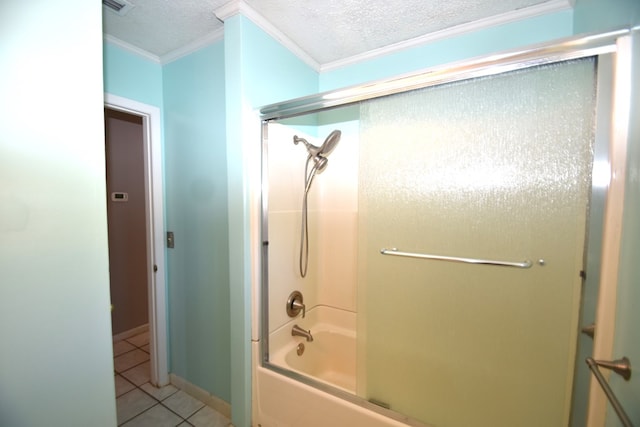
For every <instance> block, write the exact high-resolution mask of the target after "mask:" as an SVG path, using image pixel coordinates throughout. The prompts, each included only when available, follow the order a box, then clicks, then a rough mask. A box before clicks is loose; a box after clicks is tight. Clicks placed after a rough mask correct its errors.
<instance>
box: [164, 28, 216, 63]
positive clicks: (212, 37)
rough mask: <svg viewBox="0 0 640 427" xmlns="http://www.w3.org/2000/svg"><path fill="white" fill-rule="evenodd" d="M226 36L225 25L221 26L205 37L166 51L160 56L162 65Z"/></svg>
mask: <svg viewBox="0 0 640 427" xmlns="http://www.w3.org/2000/svg"><path fill="white" fill-rule="evenodd" d="M223 38H224V27H221V28H219V29H217V30H215V31H213V32H211V33H209V34H207V35H205V36H203V37H200V38H198V39H195V40H193V41H191V42H189V43H187V44H186V45H184V46H182V47H180V48H178V49H176V50H172V51H171V52H168V53H165V54H164V55H162V56H161V57H160V63H161V64H162V65H165V64H168V63H170V62H173V61H175V60H177V59H180V58H182V57H184V56H187V55H189V54H191V53H194V52H195V51H197V50H199V49H202V48H203V47H206V46H209V45H210V44H213V43H216V42H218V41H220V40H222V39H223Z"/></svg>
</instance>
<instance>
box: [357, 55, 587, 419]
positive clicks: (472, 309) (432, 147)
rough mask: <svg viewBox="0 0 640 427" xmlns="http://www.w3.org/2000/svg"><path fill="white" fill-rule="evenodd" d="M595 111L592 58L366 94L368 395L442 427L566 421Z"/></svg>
mask: <svg viewBox="0 0 640 427" xmlns="http://www.w3.org/2000/svg"><path fill="white" fill-rule="evenodd" d="M594 111H595V61H594V60H593V59H586V60H579V61H572V62H566V63H560V64H553V65H547V66H542V67H536V68H532V69H527V70H523V71H517V72H512V73H508V74H503V75H498V76H492V77H487V78H482V79H475V80H468V81H464V82H459V83H455V84H449V85H444V86H438V87H433V88H427V89H423V90H419V91H413V92H409V93H405V94H400V95H394V96H390V97H385V98H381V99H376V100H371V101H367V102H364V103H363V104H362V109H361V141H360V147H361V148H360V165H359V168H360V180H359V222H358V227H359V232H358V233H359V242H358V243H359V249H358V251H359V252H358V263H359V271H358V295H359V296H358V299H359V302H358V342H359V346H358V364H359V367H358V369H359V374H360V375H359V376H358V393H359V394H360V395H361V396H363V397H365V398H367V399H373V400H376V401H379V402H384V403H386V404H388V405H389V406H390V407H391V409H392V410H394V411H398V412H401V413H404V414H406V415H408V416H409V417H411V418H414V419H417V420H420V421H423V422H425V423H429V424H432V425H434V426H437V427H462V426H477V427H482V426H519V427H526V426H532V427H533V426H535V427H539V426H545V427H554V426H557V427H561V426H562V427H564V426H566V425H567V424H568V417H569V410H570V403H571V384H572V375H573V373H572V371H573V366H574V357H575V345H576V336H577V329H578V325H577V320H578V312H579V302H580V287H581V279H580V271H581V270H582V257H583V248H584V239H585V236H584V235H585V222H586V212H587V204H588V194H589V190H590V171H591V162H592V145H593V139H594V135H593V129H594ZM381 248H398V250H401V251H407V252H417V253H427V254H436V255H444V256H457V257H469V258H483V259H492V260H504V261H510V262H511V261H513V262H519V261H524V260H531V261H532V262H533V266H532V267H531V268H529V269H518V268H510V267H496V266H486V265H463V264H456V263H451V262H443V261H431V260H422V259H412V258H400V257H395V256H385V255H381V254H380V249H381ZM539 260H543V261H541V262H539Z"/></svg>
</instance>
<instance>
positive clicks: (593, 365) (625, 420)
mask: <svg viewBox="0 0 640 427" xmlns="http://www.w3.org/2000/svg"><path fill="white" fill-rule="evenodd" d="M585 362H587V366H589V369H591V372H593V375H594V376H595V377H596V379H597V380H598V382H599V383H600V387H602V391H604V394H606V395H607V399H609V402H610V403H611V407H612V408H613V410H614V411H616V414H618V418H620V422H621V423H622V425H623V426H624V427H633V424H632V423H631V420H630V419H629V416H627V414H626V412H624V409H623V408H622V405H620V401H619V400H618V398H617V397H616V395H615V394H613V390H611V387H609V384H608V383H607V380H605V378H604V377H603V376H602V373H601V372H600V368H599V366H602V367H603V368H606V369H611V370H613V371H614V372H615V373H617V374H618V375H621V376H622V377H623V378H624V379H625V380H629V378H631V363H630V362H629V359H627V358H626V357H623V358H622V359H619V360H613V361H611V362H609V361H604V360H594V359H593V357H587V358H586V359H585Z"/></svg>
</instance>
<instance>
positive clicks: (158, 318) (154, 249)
mask: <svg viewBox="0 0 640 427" xmlns="http://www.w3.org/2000/svg"><path fill="white" fill-rule="evenodd" d="M104 105H105V107H107V108H110V109H112V110H116V111H121V112H124V113H129V114H133V115H136V116H138V117H141V118H142V135H143V147H144V181H145V182H144V186H145V208H146V209H145V216H146V221H145V222H146V225H147V271H149V272H150V273H152V274H148V275H147V277H148V281H147V295H148V304H149V350H150V359H151V360H150V362H151V369H150V374H151V383H152V384H154V385H156V386H158V387H162V386H165V385H167V384H169V366H168V357H167V355H168V352H167V310H166V307H167V305H166V301H167V288H166V269H165V266H166V263H165V247H164V200H163V199H164V189H163V164H162V137H161V127H160V117H161V116H160V109H159V108H158V107H154V106H152V105H148V104H143V103H141V102H137V101H134V100H131V99H128V98H123V97H120V96H116V95H112V94H110V93H105V94H104ZM154 270H155V271H154Z"/></svg>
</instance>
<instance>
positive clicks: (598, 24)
mask: <svg viewBox="0 0 640 427" xmlns="http://www.w3.org/2000/svg"><path fill="white" fill-rule="evenodd" d="M574 17H575V20H574V31H575V34H581V33H594V32H599V31H609V30H616V29H620V28H628V27H631V26H634V25H637V24H639V23H640V1H638V0H576V4H575V6H574Z"/></svg>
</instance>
